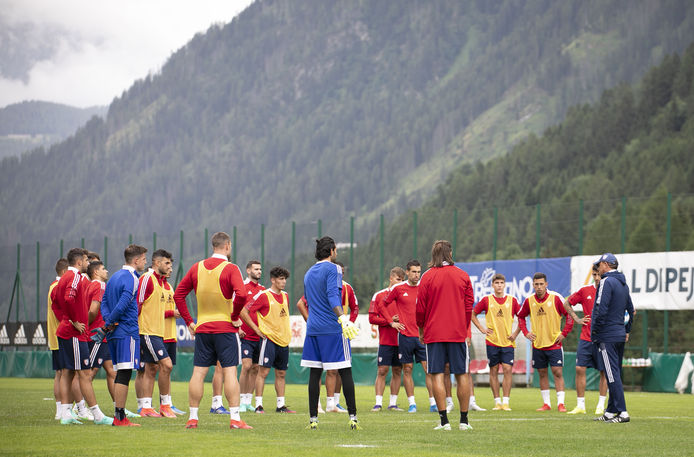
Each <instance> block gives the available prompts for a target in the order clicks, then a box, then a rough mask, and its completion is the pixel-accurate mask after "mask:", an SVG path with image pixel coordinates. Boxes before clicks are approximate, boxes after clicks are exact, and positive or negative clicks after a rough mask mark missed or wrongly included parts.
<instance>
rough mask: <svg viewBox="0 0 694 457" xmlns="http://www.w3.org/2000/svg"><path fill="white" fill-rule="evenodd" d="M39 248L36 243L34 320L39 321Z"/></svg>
mask: <svg viewBox="0 0 694 457" xmlns="http://www.w3.org/2000/svg"><path fill="white" fill-rule="evenodd" d="M40 284H41V247H40V245H39V242H38V241H37V242H36V320H37V321H38V320H39V296H40V295H41V287H40Z"/></svg>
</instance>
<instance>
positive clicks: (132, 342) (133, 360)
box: [108, 336, 140, 371]
mask: <svg viewBox="0 0 694 457" xmlns="http://www.w3.org/2000/svg"><path fill="white" fill-rule="evenodd" d="M108 349H109V351H111V360H112V361H113V369H114V370H116V371H118V370H135V369H137V368H138V367H139V366H140V338H139V336H138V337H134V336H126V337H123V338H113V337H110V338H109V339H108Z"/></svg>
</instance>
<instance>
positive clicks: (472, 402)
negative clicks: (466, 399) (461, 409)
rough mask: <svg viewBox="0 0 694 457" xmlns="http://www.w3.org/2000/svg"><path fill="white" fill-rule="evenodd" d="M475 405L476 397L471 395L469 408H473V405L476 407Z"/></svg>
mask: <svg viewBox="0 0 694 457" xmlns="http://www.w3.org/2000/svg"><path fill="white" fill-rule="evenodd" d="M475 404H477V403H476V402H475V396H474V395H470V403H468V405H469V406H472V405H475Z"/></svg>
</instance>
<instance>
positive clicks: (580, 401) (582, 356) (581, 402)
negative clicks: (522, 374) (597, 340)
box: [564, 265, 607, 416]
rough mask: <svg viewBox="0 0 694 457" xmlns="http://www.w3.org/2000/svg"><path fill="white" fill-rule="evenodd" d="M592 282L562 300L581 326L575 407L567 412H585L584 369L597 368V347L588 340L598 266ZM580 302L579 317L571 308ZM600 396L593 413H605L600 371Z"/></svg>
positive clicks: (597, 281)
mask: <svg viewBox="0 0 694 457" xmlns="http://www.w3.org/2000/svg"><path fill="white" fill-rule="evenodd" d="M592 276H593V282H594V284H589V285H587V286H583V287H581V288H580V289H578V290H577V291H576V292H574V293H573V294H571V295H570V296H569V298H568V299H567V300H566V301H565V302H564V308H565V309H566V312H567V313H568V314H569V316H571V318H572V319H573V320H574V322H576V323H577V324H578V325H580V326H581V337H580V339H579V340H578V349H577V350H576V407H575V408H574V409H572V410H571V411H569V414H585V413H586V398H585V394H586V369H587V368H595V369H596V370H597V368H598V352H597V348H596V347H595V346H594V345H593V343H592V342H591V341H590V315H591V313H592V312H593V302H594V301H595V294H596V292H597V287H598V285H599V284H600V273H599V272H598V266H597V265H593V271H592ZM578 304H580V305H581V307H582V308H583V318H579V317H578V316H577V315H576V313H575V312H574V310H573V306H576V305H578ZM599 392H600V397H599V399H598V405H597V407H596V408H595V414H597V415H600V416H602V415H603V414H605V400H606V398H607V379H606V378H605V372H604V371H601V372H600V385H599Z"/></svg>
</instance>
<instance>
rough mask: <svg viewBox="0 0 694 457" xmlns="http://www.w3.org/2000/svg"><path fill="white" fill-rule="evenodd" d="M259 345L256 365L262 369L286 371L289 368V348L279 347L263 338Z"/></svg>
mask: <svg viewBox="0 0 694 457" xmlns="http://www.w3.org/2000/svg"><path fill="white" fill-rule="evenodd" d="M259 343H260V355H259V356H258V364H260V366H263V367H268V368H274V369H275V370H284V371H286V370H287V368H288V367H289V346H279V345H277V343H275V342H274V341H272V340H270V339H268V338H263V340H262V341H259Z"/></svg>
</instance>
